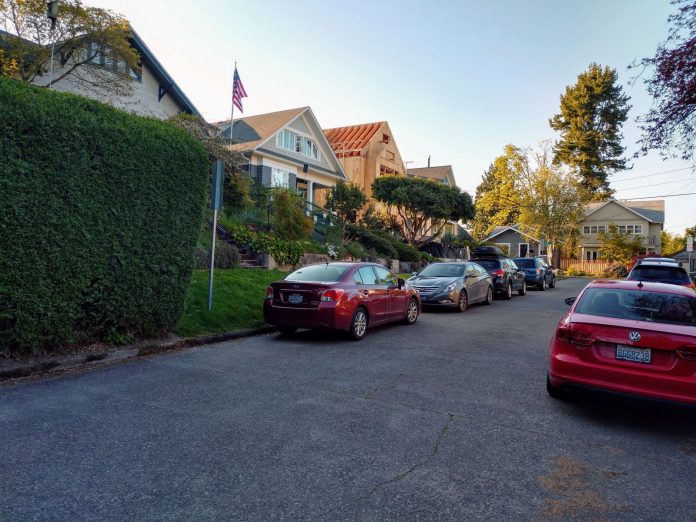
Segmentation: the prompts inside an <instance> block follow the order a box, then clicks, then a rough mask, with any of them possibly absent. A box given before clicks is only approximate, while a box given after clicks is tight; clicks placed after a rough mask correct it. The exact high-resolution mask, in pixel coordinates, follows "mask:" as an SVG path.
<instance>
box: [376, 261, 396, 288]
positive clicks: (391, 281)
mask: <svg viewBox="0 0 696 522" xmlns="http://www.w3.org/2000/svg"><path fill="white" fill-rule="evenodd" d="M373 268H374V269H375V272H377V284H378V285H396V284H397V283H396V277H395V276H394V274H392V273H391V272H390V271H389V270H387V269H386V268H382V267H381V266H375V267H373Z"/></svg>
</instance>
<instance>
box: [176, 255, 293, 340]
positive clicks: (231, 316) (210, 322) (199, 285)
mask: <svg viewBox="0 0 696 522" xmlns="http://www.w3.org/2000/svg"><path fill="white" fill-rule="evenodd" d="M285 275H286V274H285V273H284V272H280V271H278V270H264V269H252V268H234V269H230V270H216V271H215V280H214V283H213V309H212V311H210V312H209V311H208V271H207V270H196V271H195V272H194V273H193V279H192V281H191V284H190V285H189V289H188V294H187V295H186V304H185V306H184V314H183V315H182V316H181V319H180V320H179V326H178V328H177V330H176V333H177V334H178V335H181V336H182V337H194V336H198V335H205V334H212V333H221V332H233V331H237V330H247V329H250V328H257V327H259V326H263V324H264V322H263V299H264V297H265V296H266V287H267V286H268V284H269V283H271V282H272V281H277V280H278V279H282V278H283V277H285Z"/></svg>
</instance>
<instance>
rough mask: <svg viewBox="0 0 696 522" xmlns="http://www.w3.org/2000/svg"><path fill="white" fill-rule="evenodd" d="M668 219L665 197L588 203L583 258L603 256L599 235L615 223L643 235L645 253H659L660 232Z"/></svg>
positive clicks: (582, 237) (581, 243)
mask: <svg viewBox="0 0 696 522" xmlns="http://www.w3.org/2000/svg"><path fill="white" fill-rule="evenodd" d="M664 221H665V201H664V200H645V201H641V200H615V199H610V200H608V201H602V202H592V203H588V204H587V205H586V206H585V217H584V219H583V221H582V222H581V223H580V236H579V248H580V258H581V259H582V260H585V261H595V260H597V259H599V258H600V257H601V253H600V250H601V244H600V240H599V234H601V233H605V232H607V231H608V230H609V225H612V224H614V225H616V226H617V227H618V230H619V232H621V233H628V234H633V235H636V236H640V237H641V238H642V239H643V245H644V248H645V249H644V250H643V252H641V253H642V254H660V253H661V252H662V243H661V238H660V235H661V233H662V229H663V226H664Z"/></svg>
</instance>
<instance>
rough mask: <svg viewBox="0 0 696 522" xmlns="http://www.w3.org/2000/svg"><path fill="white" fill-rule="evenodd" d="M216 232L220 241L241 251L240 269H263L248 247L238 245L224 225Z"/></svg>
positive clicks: (218, 227)
mask: <svg viewBox="0 0 696 522" xmlns="http://www.w3.org/2000/svg"><path fill="white" fill-rule="evenodd" d="M211 225H212V223H211ZM215 230H216V234H217V237H218V239H219V240H220V241H224V242H225V243H228V244H230V245H232V246H234V247H236V248H237V249H238V250H239V257H240V263H239V267H240V268H262V265H261V261H259V260H258V259H257V258H256V256H255V255H254V253H253V252H252V251H251V250H249V248H247V247H246V246H241V245H239V244H237V243H236V242H235V240H234V238H233V237H232V234H230V233H229V232H228V231H227V229H226V228H224V227H223V226H222V225H218V226H217V228H216V229H215Z"/></svg>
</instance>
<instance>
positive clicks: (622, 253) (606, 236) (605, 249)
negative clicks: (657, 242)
mask: <svg viewBox="0 0 696 522" xmlns="http://www.w3.org/2000/svg"><path fill="white" fill-rule="evenodd" d="M597 238H598V239H599V244H600V253H601V257H602V259H606V260H607V261H610V262H614V261H616V262H618V263H628V261H630V260H631V258H633V257H635V256H636V255H638V253H640V252H641V251H642V250H644V246H643V238H642V237H641V236H634V235H633V234H627V233H626V234H622V233H620V232H619V227H617V226H616V225H615V224H613V223H611V224H610V225H609V227H608V230H607V232H601V233H599V234H597Z"/></svg>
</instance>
